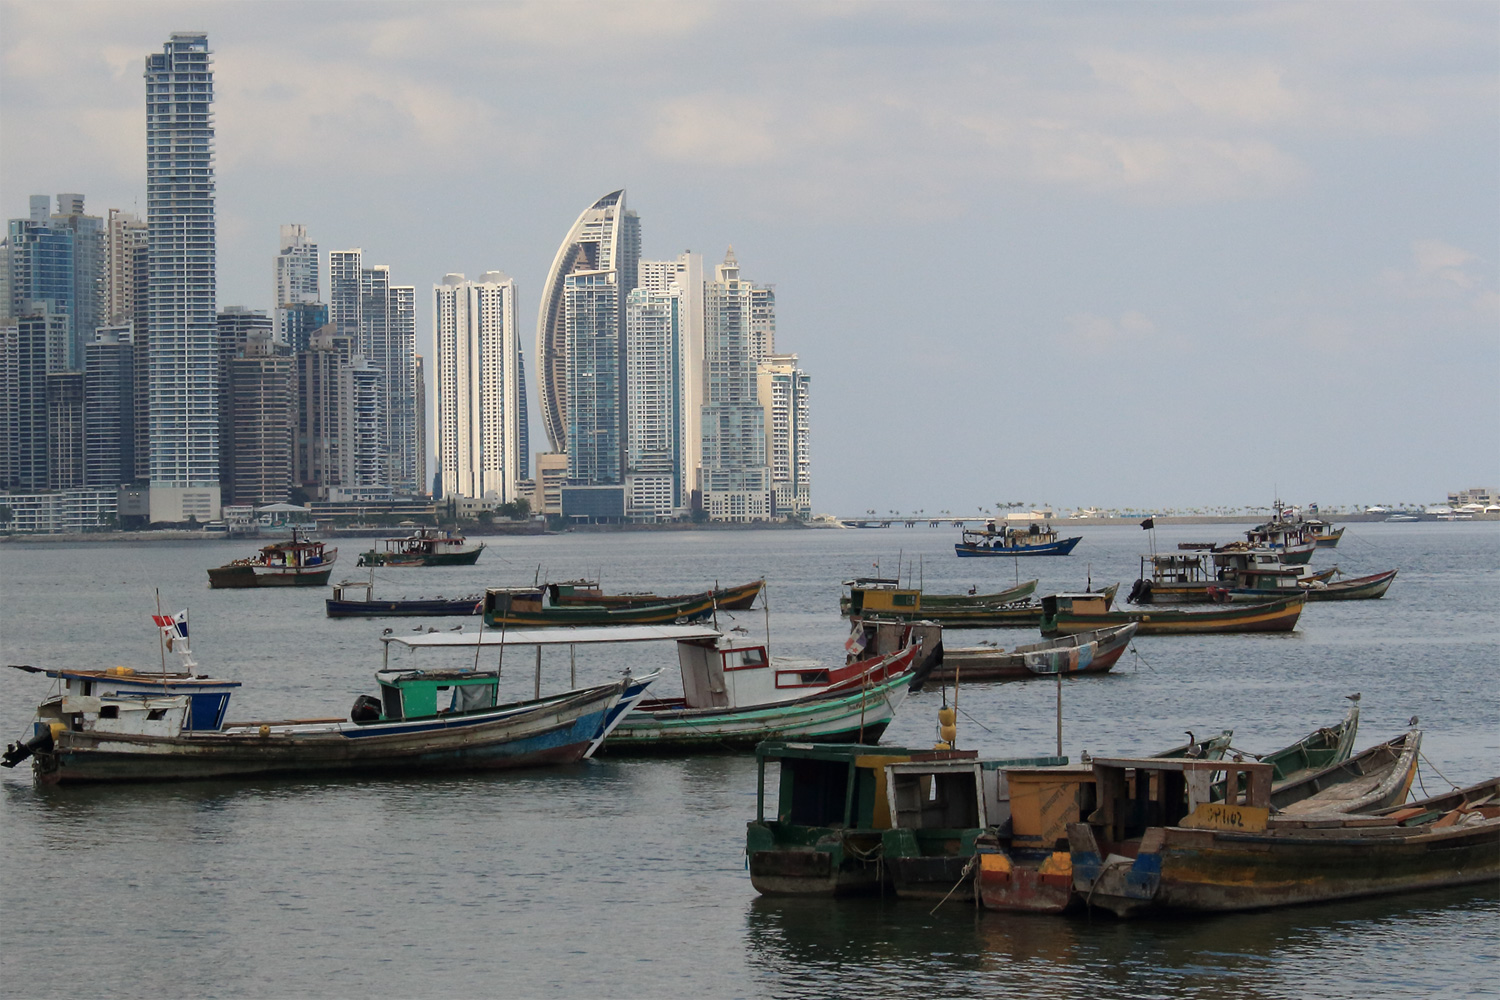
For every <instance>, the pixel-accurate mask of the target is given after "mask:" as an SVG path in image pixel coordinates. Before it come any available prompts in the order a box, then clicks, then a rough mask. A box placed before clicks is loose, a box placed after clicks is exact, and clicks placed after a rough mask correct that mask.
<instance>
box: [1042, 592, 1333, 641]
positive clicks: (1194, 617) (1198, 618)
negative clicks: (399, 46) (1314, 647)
mask: <svg viewBox="0 0 1500 1000" xmlns="http://www.w3.org/2000/svg"><path fill="white" fill-rule="evenodd" d="M1303 604H1304V600H1303V597H1302V595H1298V596H1296V597H1290V598H1286V599H1284V600H1279V601H1270V602H1268V603H1265V604H1246V605H1229V606H1219V607H1218V608H1217V609H1216V610H1214V611H1174V610H1163V611H1102V612H1092V613H1081V612H1072V611H1063V612H1059V613H1058V614H1057V615H1055V616H1053V617H1051V618H1045V619H1043V621H1042V634H1043V635H1073V634H1076V633H1078V632H1087V631H1089V630H1092V629H1100V628H1107V627H1109V626H1111V625H1123V624H1125V623H1126V622H1136V623H1137V624H1138V626H1139V628H1138V629H1137V631H1136V634H1137V635H1206V634H1218V633H1228V632H1291V631H1293V630H1294V629H1295V628H1296V627H1297V619H1298V618H1299V617H1300V616H1301V614H1302V607H1303Z"/></svg>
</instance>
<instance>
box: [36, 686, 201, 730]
mask: <svg viewBox="0 0 1500 1000" xmlns="http://www.w3.org/2000/svg"><path fill="white" fill-rule="evenodd" d="M191 705H192V700H191V699H190V698H189V697H188V696H187V695H181V694H171V695H169V694H140V695H121V694H103V695H67V694H64V695H59V696H58V697H55V698H50V699H48V700H47V701H44V702H42V703H41V704H40V705H38V706H37V710H36V722H35V723H33V727H34V728H36V729H40V728H42V727H47V726H51V727H53V731H54V732H56V731H57V730H59V729H69V730H72V731H74V732H95V733H111V734H115V735H120V736H160V737H175V736H180V735H182V732H183V730H184V729H185V728H186V727H187V720H188V712H189V709H190V708H191Z"/></svg>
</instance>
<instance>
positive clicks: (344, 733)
mask: <svg viewBox="0 0 1500 1000" xmlns="http://www.w3.org/2000/svg"><path fill="white" fill-rule="evenodd" d="M383 638H384V641H385V643H386V664H385V666H383V667H382V668H381V669H380V670H379V671H377V672H376V675H375V676H376V680H377V682H378V685H379V691H380V694H379V695H378V696H372V695H361V696H360V697H359V698H358V699H356V700H355V703H354V707H353V709H352V710H351V711H350V714H349V718H348V719H347V720H345V719H343V718H341V717H333V718H328V717H323V718H306V719H274V720H264V721H253V722H225V721H223V711H222V709H223V707H224V703H225V702H227V700H228V690H227V689H228V688H229V687H232V686H237V685H231V683H230V682H215V683H216V684H218V685H220V690H215V691H209V692H203V693H199V692H195V691H191V690H181V689H180V685H179V689H178V690H171V689H167V690H162V691H160V692H158V691H155V690H145V691H141V690H137V689H130V688H121V687H118V686H115V687H112V688H111V687H109V686H105V687H102V688H101V687H96V688H94V692H95V693H92V694H84V693H83V692H84V691H85V690H87V688H86V687H85V685H86V684H87V683H88V681H89V680H90V679H88V678H84V677H82V676H72V677H66V678H61V679H63V680H64V684H63V687H62V690H61V691H59V692H58V693H57V694H55V695H53V696H52V697H49V698H48V699H46V700H44V701H43V702H42V703H41V705H40V706H39V707H38V708H37V713H36V721H35V722H34V723H33V727H32V729H33V734H32V737H31V738H30V739H29V740H27V741H25V742H24V743H17V744H12V745H11V746H10V747H9V748H8V749H7V750H6V753H5V755H4V758H3V763H4V765H5V766H7V767H13V766H15V765H16V764H18V763H20V762H21V761H22V760H24V759H26V758H27V757H30V758H31V759H32V768H33V772H34V774H35V776H36V778H37V780H38V781H40V782H42V783H43V784H62V783H75V782H110V781H170V780H187V779H205V778H232V777H238V778H245V777H264V776H276V775H309V774H368V775H379V776H388V775H395V774H447V773H450V772H454V771H464V770H482V769H497V768H514V767H528V766H536V765H541V764H554V763H566V762H570V761H576V760H579V759H581V758H582V757H583V756H584V755H585V754H587V753H589V752H591V750H592V748H593V747H594V746H595V745H597V739H598V737H599V736H600V735H601V734H602V733H603V731H604V728H605V726H606V725H607V724H608V723H609V722H610V721H611V719H612V717H611V711H612V710H613V709H614V708H615V707H616V706H617V705H618V704H619V702H620V700H621V698H622V697H623V696H624V694H625V693H626V690H627V688H630V687H632V685H633V684H635V683H638V681H635V680H633V679H631V678H629V677H627V678H625V679H622V680H619V681H614V682H611V683H607V684H600V685H595V686H592V687H587V688H577V689H572V690H568V691H563V692H561V693H559V694H555V695H549V696H545V697H544V696H541V695H540V693H539V692H538V695H537V697H535V698H533V699H529V700H526V701H518V702H510V703H500V702H499V700H498V694H499V680H500V672H499V670H498V669H496V670H479V669H437V670H429V669H417V668H392V667H391V666H390V659H389V656H390V644H391V643H401V642H407V643H410V640H405V639H402V638H400V637H394V636H390V635H387V636H385V637H383ZM181 639H182V642H181V649H180V651H181V653H182V654H183V655H184V656H185V663H186V664H187V667H186V668H185V672H191V667H194V666H196V664H193V663H192V661H191V659H190V656H191V653H190V651H188V650H187V649H186V636H185V635H184V636H182V637H181ZM61 673H63V672H59V674H61ZM75 673H76V672H75ZM117 676H122V675H117ZM123 676H126V677H128V676H130V675H123ZM136 676H137V677H138V676H139V675H136ZM96 683H97V682H96ZM115 683H116V684H117V683H118V682H115ZM538 688H540V683H538ZM100 692H102V693H100ZM205 697H207V698H221V699H222V701H220V702H219V703H218V705H217V711H215V706H214V704H212V703H211V702H210V703H205V702H203V701H202V700H201V699H202V698H205ZM205 704H206V710H205V711H204V712H203V713H202V714H200V713H199V712H198V706H199V705H205Z"/></svg>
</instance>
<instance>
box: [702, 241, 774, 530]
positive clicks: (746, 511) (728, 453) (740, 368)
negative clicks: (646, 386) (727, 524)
mask: <svg viewBox="0 0 1500 1000" xmlns="http://www.w3.org/2000/svg"><path fill="white" fill-rule="evenodd" d="M774 303H775V299H774V295H773V294H772V293H771V292H770V289H767V288H764V287H757V286H754V285H752V284H751V283H750V282H748V281H745V280H744V279H742V278H741V277H740V269H739V263H738V261H736V260H735V256H734V248H733V247H731V248H730V249H729V251H728V253H726V254H725V256H724V263H722V264H720V265H719V266H718V267H717V268H716V269H715V273H714V280H713V281H710V282H708V283H707V284H706V285H705V286H704V310H703V312H704V344H703V363H704V398H703V410H702V413H703V450H702V469H701V472H700V481H701V483H702V490H703V507H704V509H705V510H707V511H708V515H709V517H711V518H713V519H715V520H727V521H758V520H765V519H767V518H769V517H770V516H771V508H772V503H771V486H770V475H769V472H768V470H767V468H766V432H765V409H764V408H763V407H762V406H761V403H760V395H759V387H758V384H757V377H756V358H755V356H754V353H753V344H754V342H755V340H754V333H755V331H756V330H757V329H759V330H761V331H764V329H765V327H766V322H767V315H766V314H767V313H769V314H770V320H769V321H770V323H771V324H772V329H774V322H775V320H774V309H775V306H774ZM757 313H759V315H757Z"/></svg>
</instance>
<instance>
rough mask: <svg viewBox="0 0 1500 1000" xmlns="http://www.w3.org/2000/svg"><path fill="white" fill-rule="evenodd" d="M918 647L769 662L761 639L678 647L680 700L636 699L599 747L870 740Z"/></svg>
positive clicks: (898, 697) (689, 748) (901, 690)
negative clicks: (825, 662)
mask: <svg viewBox="0 0 1500 1000" xmlns="http://www.w3.org/2000/svg"><path fill="white" fill-rule="evenodd" d="M920 650H921V646H920V644H916V645H912V646H908V647H907V648H906V649H903V650H900V651H899V652H896V653H891V654H887V655H883V656H875V657H872V658H869V659H865V660H856V661H855V662H853V663H849V664H845V665H844V666H836V667H824V666H822V665H820V664H817V663H815V662H813V661H808V660H801V661H798V660H792V659H789V658H780V657H778V658H776V659H770V658H768V656H767V653H766V650H765V647H764V646H757V645H745V644H743V643H742V642H731V641H728V640H723V639H721V640H718V641H715V642H706V641H705V642H698V643H691V642H682V643H679V644H678V661H679V666H680V667H681V670H682V687H683V697H681V698H667V699H654V700H647V701H643V702H641V704H640V705H639V706H638V707H637V708H636V710H635V711H634V712H632V713H631V714H630V715H628V716H627V717H626V718H625V719H624V720H622V721H621V723H620V725H619V726H618V727H617V728H616V729H615V731H614V733H613V734H611V735H610V737H609V738H608V739H607V740H606V741H605V744H604V752H605V753H607V754H616V753H618V754H680V753H691V752H708V753H722V752H724V751H726V750H729V751H735V750H749V749H751V748H752V747H754V746H755V745H757V744H759V743H761V742H763V741H765V740H815V741H817V742H820V743H861V744H862V743H873V742H875V741H876V740H878V739H880V736H881V734H882V733H884V732H885V729H886V727H887V726H888V725H890V722H891V719H892V718H893V717H894V716H895V714H896V710H897V709H898V708H899V707H900V706H901V703H902V701H904V700H905V698H906V694H907V688H908V686H909V685H910V683H911V672H912V667H913V664H914V663H915V662H916V656H917V654H918V653H919V652H920Z"/></svg>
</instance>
